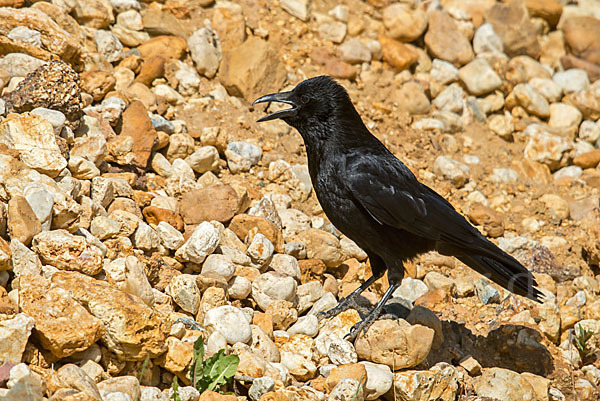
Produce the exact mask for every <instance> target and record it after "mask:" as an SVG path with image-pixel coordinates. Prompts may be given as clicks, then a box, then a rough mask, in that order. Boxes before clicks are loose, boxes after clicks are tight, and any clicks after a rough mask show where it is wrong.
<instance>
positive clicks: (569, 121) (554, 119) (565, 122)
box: [548, 103, 583, 129]
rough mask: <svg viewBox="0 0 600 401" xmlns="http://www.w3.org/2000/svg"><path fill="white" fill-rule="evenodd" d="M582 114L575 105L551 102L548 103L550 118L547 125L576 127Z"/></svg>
mask: <svg viewBox="0 0 600 401" xmlns="http://www.w3.org/2000/svg"><path fill="white" fill-rule="evenodd" d="M582 118H583V115H582V114H581V112H580V111H579V110H578V109H577V107H574V106H571V105H570V104H566V103H552V104H551V105H550V120H548V125H549V126H551V127H555V128H560V127H573V128H574V129H576V128H577V127H578V126H579V124H580V123H581V119H582Z"/></svg>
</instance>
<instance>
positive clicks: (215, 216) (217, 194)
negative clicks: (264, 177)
mask: <svg viewBox="0 0 600 401" xmlns="http://www.w3.org/2000/svg"><path fill="white" fill-rule="evenodd" d="M239 206H240V198H239V196H238V194H237V192H236V191H235V190H234V189H233V188H232V187H231V186H229V185H211V186H208V187H204V188H202V189H197V190H193V191H189V192H185V193H184V194H183V196H182V198H181V203H180V210H181V215H182V217H183V221H184V223H185V224H200V223H202V222H203V221H210V220H216V221H220V222H222V223H225V222H227V221H229V220H231V219H232V218H233V216H235V214H236V213H237V211H238V209H239Z"/></svg>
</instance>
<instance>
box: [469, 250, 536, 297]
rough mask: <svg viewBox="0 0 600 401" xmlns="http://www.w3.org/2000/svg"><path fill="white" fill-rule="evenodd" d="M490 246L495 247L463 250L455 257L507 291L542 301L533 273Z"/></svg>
mask: <svg viewBox="0 0 600 401" xmlns="http://www.w3.org/2000/svg"><path fill="white" fill-rule="evenodd" d="M490 244H491V243H490ZM492 246H494V248H496V249H493V250H492V249H486V251H487V252H486V251H484V252H481V251H480V250H478V251H479V252H478V251H474V252H473V253H469V254H465V252H464V250H463V252H462V255H460V256H457V258H458V259H459V260H460V261H461V262H463V263H464V264H466V265H467V266H469V267H471V268H472V269H475V270H476V271H478V272H479V273H481V274H483V275H484V276H485V277H487V278H489V279H490V280H492V281H493V282H495V283H496V284H498V285H500V286H502V287H504V288H506V289H507V290H508V291H510V292H513V293H515V294H518V295H521V296H524V297H527V298H529V299H531V300H533V301H536V302H539V303H542V302H543V298H544V295H543V294H542V292H541V291H540V290H538V289H537V288H535V287H537V286H538V284H537V282H536V281H535V278H534V277H533V274H531V272H530V271H529V270H527V269H526V268H525V267H524V266H523V265H521V264H520V263H519V262H518V261H517V260H516V259H515V258H513V257H512V256H510V255H509V254H507V253H506V252H504V251H502V250H501V249H500V248H497V247H496V246H495V245H493V244H492ZM486 248H487V247H486ZM490 251H491V252H490Z"/></svg>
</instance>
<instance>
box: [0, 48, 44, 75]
mask: <svg viewBox="0 0 600 401" xmlns="http://www.w3.org/2000/svg"><path fill="white" fill-rule="evenodd" d="M44 64H46V61H43V60H40V59H37V58H35V57H32V56H30V55H28V54H23V53H8V54H7V55H5V56H4V57H3V58H2V60H0V69H2V70H4V71H6V72H7V73H8V74H9V75H10V76H11V77H26V76H27V75H28V74H29V73H32V72H33V71H34V70H36V69H37V68H38V67H41V66H42V65H44Z"/></svg>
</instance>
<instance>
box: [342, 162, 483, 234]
mask: <svg viewBox="0 0 600 401" xmlns="http://www.w3.org/2000/svg"><path fill="white" fill-rule="evenodd" d="M404 169H406V167H404ZM346 185H347V187H348V189H349V190H350V192H351V193H352V195H353V196H354V198H355V200H356V201H357V202H358V203H359V204H360V205H361V206H362V207H363V208H364V209H365V210H367V212H368V213H369V214H370V215H371V217H373V218H374V219H375V220H376V221H377V222H378V223H379V224H382V225H384V224H385V225H389V226H392V227H396V228H399V229H403V230H405V231H408V232H410V233H412V234H415V235H418V236H421V237H424V238H427V239H430V240H433V241H444V242H448V243H453V244H456V245H462V246H464V245H468V244H471V243H473V241H474V235H475V236H478V235H480V234H479V232H478V231H477V230H476V229H475V228H474V227H472V226H471V225H470V224H469V223H468V222H467V221H466V220H465V219H464V217H462V216H461V215H460V214H458V213H457V212H456V210H455V209H454V208H453V207H452V205H451V204H450V203H448V201H446V200H445V199H444V198H442V197H441V196H440V195H438V194H437V193H436V192H435V191H433V190H431V189H430V188H429V187H427V186H425V185H423V184H421V183H419V182H418V181H417V180H416V179H415V178H414V176H412V174H411V173H410V172H408V171H398V170H397V169H394V168H390V166H386V165H385V164H384V165H381V164H380V165H373V164H367V163H360V164H358V165H356V166H355V167H350V169H349V170H348V174H347V176H346Z"/></svg>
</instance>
